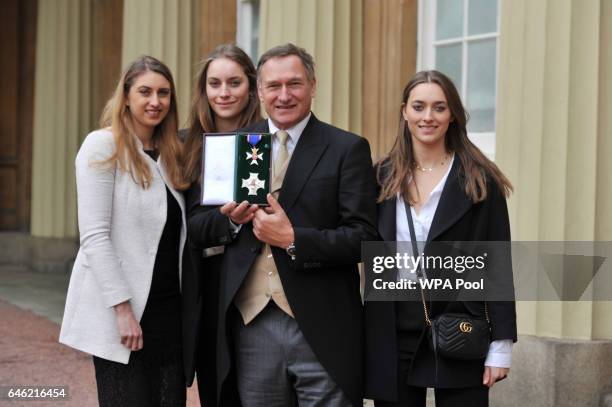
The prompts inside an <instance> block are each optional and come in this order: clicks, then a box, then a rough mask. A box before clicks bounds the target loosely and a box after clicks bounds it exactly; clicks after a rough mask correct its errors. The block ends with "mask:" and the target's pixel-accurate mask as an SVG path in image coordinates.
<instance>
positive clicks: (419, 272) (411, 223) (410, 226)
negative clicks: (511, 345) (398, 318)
mask: <svg viewBox="0 0 612 407" xmlns="http://www.w3.org/2000/svg"><path fill="white" fill-rule="evenodd" d="M410 208H411V205H410V204H409V203H408V202H406V201H404V209H406V218H407V219H408V229H410V240H411V243H412V253H413V255H417V256H418V253H419V249H418V247H417V239H416V232H415V231H414V221H413V220H412V211H411V210H410ZM419 264H420V263H419ZM417 276H418V277H419V278H423V270H422V269H421V267H420V266H419V268H418V269H417ZM421 302H422V303H423V313H424V314H425V322H427V325H429V326H431V319H430V318H429V310H428V309H427V303H426V302H425V294H424V292H423V286H421ZM484 311H485V318H486V320H487V322H488V323H491V321H490V320H489V307H488V306H487V302H486V301H485V303H484Z"/></svg>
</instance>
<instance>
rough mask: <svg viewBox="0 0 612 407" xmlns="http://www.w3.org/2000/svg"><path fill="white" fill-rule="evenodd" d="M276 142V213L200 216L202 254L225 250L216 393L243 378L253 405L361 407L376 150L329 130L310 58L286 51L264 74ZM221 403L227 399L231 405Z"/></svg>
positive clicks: (197, 234)
mask: <svg viewBox="0 0 612 407" xmlns="http://www.w3.org/2000/svg"><path fill="white" fill-rule="evenodd" d="M257 71H258V89H259V97H260V99H261V101H262V102H263V104H264V107H265V109H266V112H267V113H268V116H269V119H268V120H265V121H262V122H260V123H258V124H256V125H255V126H253V127H252V128H249V129H246V130H247V131H252V132H270V133H273V134H274V135H273V137H272V162H273V166H272V167H273V168H272V183H271V192H272V194H270V195H269V196H268V203H269V205H270V206H269V207H267V208H260V207H257V206H256V205H251V206H249V205H247V203H246V202H243V203H241V204H239V205H237V204H236V203H233V202H232V203H229V204H227V205H224V206H223V207H222V208H221V210H220V211H214V212H209V213H205V212H202V213H198V212H196V213H194V214H193V215H192V216H191V217H190V221H189V232H190V236H191V238H192V239H193V240H194V242H195V243H197V244H200V245H202V246H204V247H210V246H217V245H219V244H226V250H225V254H224V256H223V264H222V275H221V282H220V303H219V329H218V341H217V375H218V391H219V392H220V393H224V392H228V391H231V390H229V389H231V388H232V387H233V380H229V379H228V377H235V383H236V384H237V387H238V392H239V394H240V399H241V401H242V404H243V405H244V406H266V407H269V406H283V407H284V406H288V405H293V404H294V403H296V401H297V402H299V404H300V405H315V404H316V405H325V406H348V405H354V406H358V405H361V404H362V396H363V389H362V382H363V371H362V362H363V357H362V354H363V346H362V345H363V321H362V304H361V298H360V294H359V274H358V269H357V264H358V263H359V261H360V247H361V242H362V241H366V240H376V239H377V231H376V205H375V193H376V192H375V189H376V187H375V179H374V174H373V171H372V162H371V157H370V148H369V144H368V142H367V141H366V140H365V139H363V138H361V137H358V136H356V135H354V134H351V133H349V132H346V131H343V130H340V129H338V128H335V127H333V126H331V125H329V124H326V123H323V122H321V121H319V120H318V119H317V118H316V117H315V116H314V114H312V113H311V111H310V108H311V103H312V99H313V97H314V95H315V92H316V79H315V75H314V63H313V60H312V57H311V56H310V55H309V54H308V53H307V52H306V51H305V50H304V49H302V48H299V47H296V46H295V45H292V44H286V45H282V46H279V47H275V48H272V49H271V50H269V51H268V52H266V53H265V54H264V55H263V56H262V57H261V59H260V61H259V64H258V68H257ZM221 399H223V397H222V396H221Z"/></svg>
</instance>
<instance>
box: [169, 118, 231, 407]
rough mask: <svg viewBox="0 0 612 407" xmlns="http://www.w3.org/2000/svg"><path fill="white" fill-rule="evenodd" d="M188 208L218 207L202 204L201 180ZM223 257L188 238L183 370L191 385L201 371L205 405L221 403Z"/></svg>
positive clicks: (183, 134)
mask: <svg viewBox="0 0 612 407" xmlns="http://www.w3.org/2000/svg"><path fill="white" fill-rule="evenodd" d="M187 131H188V130H187V129H181V130H180V131H179V138H180V139H181V141H185V139H186V138H187ZM185 207H186V211H187V214H189V213H193V212H194V211H206V210H217V208H218V207H217V206H207V207H203V206H201V205H200V184H199V182H194V183H193V184H192V185H191V186H190V188H189V189H188V190H187V191H185ZM221 260H222V255H221V254H219V255H215V256H211V257H203V248H202V247H199V246H197V245H195V244H194V242H193V241H192V240H191V239H190V238H189V236H188V237H187V243H186V245H185V250H184V252H183V276H182V292H181V297H182V309H181V316H182V321H181V322H182V335H183V336H182V344H183V370H184V375H185V382H186V384H187V386H191V385H192V383H193V379H194V376H195V373H196V372H197V376H198V382H197V383H198V392H199V395H200V403H201V405H202V406H203V407H208V406H216V405H217V380H216V368H215V364H216V340H217V313H218V302H219V276H220V271H221Z"/></svg>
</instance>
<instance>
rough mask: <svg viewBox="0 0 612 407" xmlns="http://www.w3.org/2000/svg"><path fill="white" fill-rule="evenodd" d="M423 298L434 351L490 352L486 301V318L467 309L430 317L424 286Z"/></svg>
mask: <svg viewBox="0 0 612 407" xmlns="http://www.w3.org/2000/svg"><path fill="white" fill-rule="evenodd" d="M404 206H405V208H406V217H407V218H408V227H409V228H410V239H411V240H412V251H413V255H416V254H417V253H418V248H417V243H416V233H415V231H414V222H413V220H412V213H411V212H410V205H409V204H408V203H407V202H404ZM417 275H418V277H419V278H423V272H422V270H421V268H420V267H419V269H418V270H417ZM421 301H422V303H423V312H424V313H425V322H426V323H427V325H428V326H429V345H430V347H431V349H432V350H433V351H434V353H435V354H436V356H437V355H440V356H443V357H445V358H449V359H458V360H474V359H484V358H485V357H486V356H487V353H488V352H489V344H490V342H491V329H490V321H489V312H488V307H487V304H486V303H485V304H484V309H485V319H483V318H478V317H475V316H472V315H469V314H464V313H444V314H441V315H438V316H437V317H435V318H434V319H433V320H432V319H430V316H429V311H428V309H427V303H426V302H425V293H424V292H423V288H422V287H421Z"/></svg>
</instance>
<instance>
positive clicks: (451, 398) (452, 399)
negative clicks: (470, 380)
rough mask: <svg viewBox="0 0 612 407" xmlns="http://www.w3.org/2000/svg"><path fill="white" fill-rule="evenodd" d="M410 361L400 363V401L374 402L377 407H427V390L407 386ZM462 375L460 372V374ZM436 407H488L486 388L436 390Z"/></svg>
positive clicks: (487, 391) (487, 390)
mask: <svg viewBox="0 0 612 407" xmlns="http://www.w3.org/2000/svg"><path fill="white" fill-rule="evenodd" d="M408 367H409V361H408V360H400V361H399V362H398V375H397V376H398V401H397V402H388V401H376V400H375V401H374V405H375V406H376V407H425V400H426V396H427V388H425V387H416V386H410V385H408V384H406V379H407V375H408ZM458 374H460V372H458ZM434 393H435V398H436V407H488V406H489V388H488V387H486V386H476V387H463V388H444V389H441V388H437V389H434Z"/></svg>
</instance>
